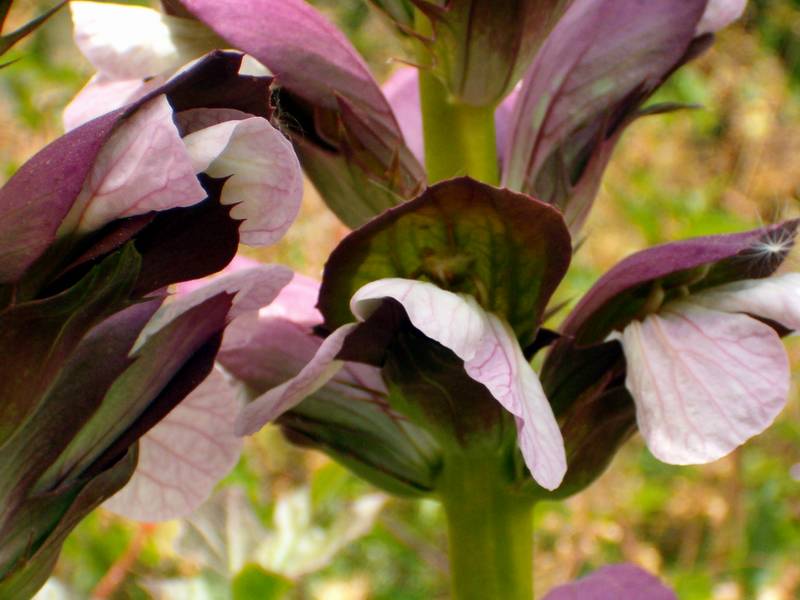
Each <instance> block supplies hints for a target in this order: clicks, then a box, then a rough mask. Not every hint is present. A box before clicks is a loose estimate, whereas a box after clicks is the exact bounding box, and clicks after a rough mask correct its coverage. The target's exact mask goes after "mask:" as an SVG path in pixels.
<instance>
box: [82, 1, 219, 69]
mask: <svg viewBox="0 0 800 600" xmlns="http://www.w3.org/2000/svg"><path fill="white" fill-rule="evenodd" d="M70 10H71V12H72V22H73V25H74V29H75V31H74V35H75V43H76V44H77V46H78V48H79V49H80V50H81V52H82V53H83V55H84V56H86V58H87V59H88V60H89V62H91V63H92V66H94V67H95V69H97V71H98V72H100V73H102V74H104V75H106V76H107V77H108V78H110V79H146V78H148V77H152V76H154V75H159V74H161V73H165V72H169V71H174V70H175V69H177V68H178V67H180V66H181V65H183V64H186V63H188V62H189V61H191V60H193V59H195V58H197V57H199V56H202V55H203V54H205V53H206V52H208V51H210V50H213V49H214V48H215V47H217V46H218V45H219V42H218V38H217V37H216V36H215V35H214V34H212V33H211V31H210V30H209V29H208V28H206V27H205V26H204V25H202V24H201V23H199V22H197V21H194V20H191V19H178V18H175V17H171V16H169V15H165V14H163V13H161V12H158V11H156V10H153V9H151V8H147V7H144V6H131V5H125V4H114V3H111V2H70Z"/></svg>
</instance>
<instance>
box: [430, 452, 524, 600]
mask: <svg viewBox="0 0 800 600" xmlns="http://www.w3.org/2000/svg"><path fill="white" fill-rule="evenodd" d="M502 466H503V465H502V461H501V460H500V459H499V458H498V457H494V456H489V457H483V456H481V457H474V456H463V455H461V456H453V455H450V456H448V457H447V461H446V463H445V471H444V473H443V475H442V481H441V484H442V485H441V488H440V490H441V499H442V503H443V505H444V510H445V513H446V515H447V525H448V536H449V542H450V544H449V545H450V572H451V583H452V599H453V600H486V599H487V598H502V599H503V600H531V599H532V598H533V504H534V503H533V501H532V500H531V499H530V498H522V497H520V496H518V495H516V494H515V493H514V491H513V489H512V488H511V486H510V484H509V483H508V480H507V478H506V477H504V476H503V473H502Z"/></svg>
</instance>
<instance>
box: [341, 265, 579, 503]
mask: <svg viewBox="0 0 800 600" xmlns="http://www.w3.org/2000/svg"><path fill="white" fill-rule="evenodd" d="M385 298H393V299H395V300H396V301H398V302H399V303H400V304H402V306H403V308H404V309H405V311H406V314H407V315H408V318H409V320H410V321H411V323H412V324H413V325H414V327H416V328H417V329H419V330H420V331H421V332H422V333H424V334H425V335H426V336H428V337H429V338H431V339H433V340H435V341H437V342H439V343H440V344H442V345H443V346H446V347H447V348H449V349H450V350H452V351H453V353H455V355H456V356H458V357H459V358H460V359H462V360H463V361H464V368H465V370H466V373H467V375H469V376H470V377H471V378H472V379H474V380H475V381H477V382H478V383H481V384H483V385H484V386H486V388H487V389H488V390H489V392H490V393H491V394H492V396H493V397H494V398H495V399H496V400H497V401H498V402H499V403H500V405H501V406H503V408H505V409H506V410H507V411H508V412H509V413H511V414H512V415H514V417H515V418H516V424H517V434H518V444H519V447H520V450H521V451H522V454H523V457H524V459H525V463H526V465H527V466H528V468H529V470H530V472H531V474H532V475H533V477H534V479H535V480H536V481H537V483H539V485H541V486H542V487H544V488H546V489H550V490H552V489H555V488H557V487H558V486H559V484H560V483H561V481H562V479H563V478H564V474H565V473H566V469H567V463H566V454H565V451H564V441H563V438H562V436H561V431H560V429H559V427H558V424H557V422H556V420H555V416H554V415H553V411H552V409H551V407H550V404H549V402H548V401H547V398H546V397H545V394H544V391H543V389H542V386H541V383H540V382H539V379H538V377H537V376H536V374H535V373H534V371H533V369H532V368H531V366H530V364H529V363H528V361H527V360H526V359H525V356H524V355H523V354H522V349H521V348H520V346H519V343H518V342H517V339H516V336H515V335H514V332H513V331H512V330H511V327H510V326H509V325H508V324H507V323H505V322H504V321H502V320H501V319H500V318H499V317H497V316H496V315H493V314H491V313H489V312H487V311H485V310H484V309H483V308H481V307H480V306H479V305H478V303H477V302H476V301H475V299H474V298H472V297H470V296H466V295H459V294H454V293H452V292H448V291H446V290H442V289H441V288H439V287H438V286H436V285H434V284H431V283H427V282H421V281H412V280H406V279H384V280H380V281H376V282H373V283H370V284H367V285H366V286H364V287H362V288H361V289H360V290H358V292H356V294H355V295H354V296H353V299H352V301H351V309H352V311H353V314H355V315H356V316H358V317H359V318H360V319H366V318H367V317H368V316H369V315H370V314H371V313H372V312H373V311H374V310H375V309H376V308H377V307H378V306H379V305H380V303H381V302H382V301H383V300H384V299H385Z"/></svg>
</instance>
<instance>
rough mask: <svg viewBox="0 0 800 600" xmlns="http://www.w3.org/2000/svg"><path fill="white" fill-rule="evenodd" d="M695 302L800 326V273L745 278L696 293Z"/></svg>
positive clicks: (711, 307) (790, 326)
mask: <svg viewBox="0 0 800 600" xmlns="http://www.w3.org/2000/svg"><path fill="white" fill-rule="evenodd" d="M692 302H694V303H696V304H700V305H702V306H705V307H706V308H710V309H713V310H721V311H725V312H742V313H748V314H750V315H753V316H754V317H761V318H764V319H769V320H771V321H775V322H776V323H780V324H781V325H783V326H784V327H786V328H788V329H794V330H798V329H800V273H786V274H785V275H775V276H773V277H768V278H766V279H745V280H742V281H735V282H733V283H728V284H725V285H720V286H717V287H713V288H709V289H707V290H704V291H702V292H699V293H697V294H693V295H692Z"/></svg>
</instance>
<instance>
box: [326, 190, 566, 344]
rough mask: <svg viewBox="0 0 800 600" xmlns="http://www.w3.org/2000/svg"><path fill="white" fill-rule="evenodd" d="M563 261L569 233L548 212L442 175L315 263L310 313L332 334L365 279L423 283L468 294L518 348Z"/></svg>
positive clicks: (529, 335) (530, 333)
mask: <svg viewBox="0 0 800 600" xmlns="http://www.w3.org/2000/svg"><path fill="white" fill-rule="evenodd" d="M570 257H571V242H570V236H569V232H568V231H567V228H566V226H565V225H564V221H563V219H562V218H561V215H560V213H559V212H558V211H557V210H556V209H554V208H553V207H551V206H549V205H547V204H544V203H542V202H539V201H537V200H534V199H533V198H531V197H530V196H526V195H524V194H518V193H515V192H511V191H509V190H505V189H498V188H495V187H492V186H488V185H485V184H482V183H479V182H477V181H474V180H472V179H469V178H466V177H464V178H459V179H452V180H449V181H445V182H443V183H440V184H437V185H435V186H433V187H430V188H428V189H427V190H426V191H425V192H424V193H423V194H422V195H421V196H419V197H418V198H416V199H415V200H412V201H410V202H406V203H405V204H403V205H401V206H399V207H397V208H394V209H392V210H389V211H387V212H385V213H383V214H382V215H380V216H379V217H377V218H375V219H374V220H372V221H370V222H369V223H368V224H367V225H365V226H364V227H362V228H360V229H358V230H356V231H354V232H353V233H351V234H350V235H349V236H348V237H346V238H345V239H344V240H343V241H342V242H341V243H340V244H339V246H338V247H337V248H336V250H334V252H333V254H331V257H330V259H329V260H328V263H327V265H326V266H325V273H324V276H323V281H322V288H321V290H320V301H319V308H320V310H321V311H322V314H323V316H324V317H325V324H326V326H327V327H329V328H331V329H333V328H335V327H338V326H340V325H343V324H345V323H348V322H352V321H353V320H354V318H353V315H352V314H351V312H350V308H349V301H350V298H351V297H352V295H353V294H354V293H355V292H356V291H357V290H358V289H359V288H360V287H361V286H363V285H365V284H367V283H369V282H371V281H375V280H378V279H383V278H387V277H402V278H406V279H418V280H423V281H430V282H433V283H435V284H437V285H439V286H440V287H442V288H444V289H446V290H450V291H452V292H457V293H465V294H469V295H471V296H473V297H475V299H476V300H477V301H478V302H479V303H480V304H481V305H482V306H483V307H484V308H485V309H486V310H488V311H490V312H493V313H495V314H498V315H500V316H502V317H503V318H504V319H505V320H506V321H508V322H509V323H510V324H511V327H512V328H513V329H514V331H515V332H516V334H517V336H518V337H519V338H520V340H521V342H522V344H523V346H526V345H528V344H530V343H531V342H532V341H533V339H534V336H535V334H536V330H537V329H538V327H539V324H540V320H541V317H542V314H543V312H544V309H545V306H546V305H547V301H548V299H549V298H550V295H551V294H552V293H553V291H554V290H555V288H556V286H557V285H558V283H559V282H560V281H561V278H562V277H563V276H564V273H565V272H566V270H567V266H568V264H569V261H570Z"/></svg>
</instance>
